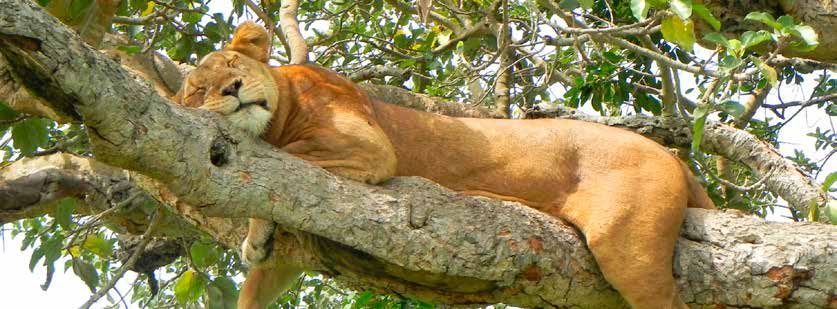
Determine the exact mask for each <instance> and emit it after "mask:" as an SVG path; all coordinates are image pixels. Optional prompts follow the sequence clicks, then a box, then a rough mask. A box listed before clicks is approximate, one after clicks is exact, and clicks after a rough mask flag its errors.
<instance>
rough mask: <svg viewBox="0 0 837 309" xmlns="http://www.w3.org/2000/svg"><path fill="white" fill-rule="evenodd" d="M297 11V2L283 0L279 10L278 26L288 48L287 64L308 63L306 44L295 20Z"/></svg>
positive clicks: (295, 0)
mask: <svg viewBox="0 0 837 309" xmlns="http://www.w3.org/2000/svg"><path fill="white" fill-rule="evenodd" d="M298 9H299V1H297V0H283V1H282V6H281V7H280V8H279V24H280V26H281V27H282V33H283V34H285V39H286V40H287V41H288V46H289V47H290V54H288V59H289V64H302V63H306V62H308V44H306V43H305V38H303V37H302V33H301V32H300V31H299V22H297V20H296V15H297V11H298Z"/></svg>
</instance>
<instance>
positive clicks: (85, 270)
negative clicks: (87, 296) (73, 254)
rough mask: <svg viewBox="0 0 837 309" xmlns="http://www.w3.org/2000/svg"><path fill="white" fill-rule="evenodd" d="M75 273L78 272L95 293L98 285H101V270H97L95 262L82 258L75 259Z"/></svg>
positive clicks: (77, 274)
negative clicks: (94, 265)
mask: <svg viewBox="0 0 837 309" xmlns="http://www.w3.org/2000/svg"><path fill="white" fill-rule="evenodd" d="M72 261H73V273H75V274H76V276H78V277H79V278H81V281H84V284H86V285H87V287H88V288H90V292H93V293H95V292H96V287H98V286H99V272H97V271H96V268H95V267H93V264H90V263H89V262H87V261H85V260H82V259H73V260H72Z"/></svg>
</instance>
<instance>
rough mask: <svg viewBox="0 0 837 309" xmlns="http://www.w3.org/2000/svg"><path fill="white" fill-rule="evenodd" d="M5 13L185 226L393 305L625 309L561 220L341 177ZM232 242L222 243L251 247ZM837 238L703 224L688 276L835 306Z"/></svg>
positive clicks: (740, 294) (685, 234)
mask: <svg viewBox="0 0 837 309" xmlns="http://www.w3.org/2000/svg"><path fill="white" fill-rule="evenodd" d="M0 6H2V7H4V8H10V9H9V10H8V12H12V13H8V14H7V15H5V16H4V17H3V18H2V19H0V52H2V53H3V54H4V56H5V57H6V58H7V60H8V61H9V64H10V66H11V68H12V70H11V71H12V72H13V73H15V74H16V75H17V76H26V77H27V78H26V79H23V80H21V81H22V82H24V83H25V85H26V86H27V87H29V88H31V89H33V90H35V92H36V93H40V94H49V95H50V97H49V101H48V103H49V104H50V105H51V107H53V109H55V110H61V111H64V112H65V113H66V114H67V115H78V116H77V117H79V118H78V119H83V121H84V123H85V125H86V126H87V128H88V134H89V136H90V139H91V144H92V149H93V152H94V153H95V155H96V158H97V160H100V161H102V162H105V163H108V164H111V165H113V166H118V167H120V168H125V169H128V170H132V171H136V172H139V173H141V174H143V175H145V176H147V177H149V178H151V179H153V180H154V181H144V182H143V187H144V188H147V189H148V190H149V191H150V193H152V194H153V195H157V196H158V198H159V199H160V200H162V201H163V202H164V203H166V204H168V205H172V206H173V210H175V211H177V212H179V213H181V214H183V215H184V216H185V217H188V218H205V220H206V222H210V221H211V220H214V219H211V218H206V217H205V216H217V217H227V218H234V217H256V218H263V219H270V220H274V221H276V222H278V223H279V224H280V225H281V226H283V227H284V228H285V229H287V230H289V231H291V233H289V234H286V235H287V236H292V235H296V236H297V237H279V241H280V242H282V243H280V247H282V248H283V249H285V250H292V252H289V254H288V256H289V259H290V263H295V264H297V265H300V266H302V267H304V268H308V269H317V270H322V271H324V272H326V273H327V274H331V275H334V276H336V277H337V278H338V279H342V280H343V281H345V282H349V283H350V284H355V285H361V286H365V287H372V288H375V289H377V290H379V291H386V292H396V293H399V294H401V295H407V296H414V297H418V298H422V299H427V300H431V301H437V302H445V303H453V304H474V303H494V302H504V303H508V304H513V305H519V306H532V307H535V306H556V307H569V306H579V307H589V308H601V307H615V306H624V303H623V301H622V300H621V298H620V297H619V296H618V294H617V293H616V292H615V291H613V290H612V289H611V288H610V287H609V285H608V284H607V283H606V282H605V281H604V279H603V278H602V277H601V274H600V273H599V271H598V269H597V268H596V266H595V262H594V261H593V259H592V256H591V255H590V253H589V251H587V249H586V248H585V246H584V242H583V239H582V238H580V237H579V236H578V234H576V232H575V230H574V229H573V228H571V227H569V226H567V225H565V224H563V223H562V222H560V221H558V220H556V219H554V218H551V217H548V216H546V215H543V214H541V213H539V212H536V211H534V210H532V209H530V208H527V207H522V206H521V205H519V204H515V203H509V202H500V201H496V200H490V199H485V198H474V197H466V196H462V195H459V194H456V193H453V192H450V191H448V190H446V189H444V188H441V187H439V186H438V185H435V184H433V183H430V182H429V181H427V180H423V179H419V178H411V177H407V178H397V179H394V180H391V181H389V182H387V183H385V184H384V185H382V186H368V185H363V184H359V183H355V182H352V181H347V180H345V179H340V178H337V177H335V176H333V175H330V174H328V173H326V172H325V171H323V170H322V169H318V168H315V167H313V166H311V165H310V164H308V163H306V162H304V161H300V160H298V159H296V158H294V157H292V156H290V155H288V154H285V153H282V152H280V151H278V150H276V149H275V148H274V147H271V146H270V145H267V144H265V143H264V142H262V141H259V140H253V139H252V138H249V137H247V136H245V134H242V133H241V132H238V131H237V130H233V129H232V128H230V127H229V125H228V124H227V122H226V121H223V120H221V119H220V117H219V116H217V115H215V114H212V113H210V112H204V111H196V110H191V109H185V108H182V107H179V106H173V105H170V104H168V103H167V101H166V100H164V99H162V98H160V97H159V96H158V95H157V94H156V93H155V92H154V91H153V90H152V89H150V88H149V87H147V86H146V85H144V84H140V83H137V82H136V80H135V79H134V78H133V77H132V76H130V75H129V74H127V73H126V72H125V71H124V70H122V69H121V67H120V66H119V65H118V64H116V63H114V62H112V61H110V60H109V59H107V58H105V57H104V56H103V55H101V54H99V53H98V52H96V51H93V50H91V49H89V48H88V47H87V46H85V45H83V44H81V43H80V42H79V41H78V40H77V38H76V36H75V35H73V34H72V33H70V32H69V31H67V30H66V28H64V27H63V26H62V25H60V24H59V23H58V22H57V21H56V20H55V19H54V18H52V17H50V16H48V15H46V14H45V13H44V12H43V11H42V10H41V9H40V8H39V7H37V5H36V4H34V3H32V2H29V1H20V0H18V1H12V0H0ZM209 158H223V159H224V160H210V159H209ZM213 162H215V163H214V164H213ZM188 205H194V206H195V207H189V206H188ZM192 220H195V221H197V220H196V219H192ZM220 220H223V221H225V222H229V221H227V219H220ZM198 225H199V226H201V227H202V228H203V227H204V225H203V224H201V223H200V222H198ZM220 226H221V225H217V226H216V227H220ZM232 229H233V228H232V227H229V228H227V229H225V230H224V229H221V230H209V232H210V233H213V234H215V235H216V236H223V235H219V234H221V233H226V234H228V235H227V236H224V237H225V239H226V240H223V242H225V243H228V242H229V243H237V241H236V240H233V238H235V237H233V236H229V234H232V233H230V231H231V230H232ZM775 231H791V232H787V233H775ZM236 235H240V234H236ZM314 235H318V236H314ZM834 239H837V228H835V227H834V226H830V225H823V224H817V223H806V224H782V223H766V222H763V221H762V220H760V219H757V218H754V217H749V216H742V215H739V214H737V213H725V212H708V211H701V210H690V211H689V212H688V215H687V220H686V223H685V225H684V228H683V231H682V237H681V239H680V241H679V243H678V250H677V253H676V254H677V256H676V259H675V265H674V269H675V274H676V275H678V283H679V285H680V289H681V294H682V295H683V297H684V300H685V301H687V302H688V303H690V304H694V305H726V306H737V307H744V306H750V307H753V306H755V307H763V306H779V305H783V304H786V305H788V306H790V307H828V306H832V305H834V303H833V302H834V298H835V296H834V295H835V290H834V289H835V286H837V282H835V281H837V259H835V258H834V256H835V254H837V248H835V246H834V244H833V240H834ZM287 248H290V249H287Z"/></svg>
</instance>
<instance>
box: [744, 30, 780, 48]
mask: <svg viewBox="0 0 837 309" xmlns="http://www.w3.org/2000/svg"><path fill="white" fill-rule="evenodd" d="M772 39H773V36H772V35H770V33H768V32H767V31H764V30H759V31H758V32H755V31H746V32H744V33H743V34H741V44H742V45H744V49H747V48H750V47H753V46H756V45H759V44H761V43H764V42H767V41H770V40H772Z"/></svg>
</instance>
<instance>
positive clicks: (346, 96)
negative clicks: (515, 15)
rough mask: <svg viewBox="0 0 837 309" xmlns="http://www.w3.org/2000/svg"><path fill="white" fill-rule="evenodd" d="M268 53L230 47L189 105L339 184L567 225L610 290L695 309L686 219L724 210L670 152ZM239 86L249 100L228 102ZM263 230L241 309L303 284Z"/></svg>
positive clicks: (201, 79)
mask: <svg viewBox="0 0 837 309" xmlns="http://www.w3.org/2000/svg"><path fill="white" fill-rule="evenodd" d="M267 41H268V40H267V33H266V32H265V31H264V29H263V28H261V27H259V26H256V25H254V24H252V23H245V24H244V25H242V26H241V27H239V29H238V30H237V31H236V34H235V37H234V38H233V41H232V43H231V45H230V46H227V47H226V48H225V49H224V50H223V51H220V52H215V53H213V54H210V55H209V56H207V57H206V58H205V59H204V60H202V61H201V65H200V66H199V67H198V68H197V69H195V71H194V72H193V73H192V74H191V75H190V76H189V77H188V78H187V80H186V82H185V83H184V89H183V90H182V94H181V95H180V96H179V97H178V101H179V103H180V104H184V105H187V106H193V107H200V108H205V109H209V110H214V111H217V112H219V113H221V114H224V115H226V116H227V117H230V119H231V120H233V123H235V124H236V125H237V126H240V127H242V129H245V130H248V131H251V132H252V133H254V134H258V133H261V136H262V137H263V138H264V139H265V140H267V141H268V142H270V143H271V144H273V145H276V146H277V147H281V148H282V149H284V150H285V151H287V152H288V153H291V154H293V155H295V156H297V157H300V158H302V159H305V160H308V161H310V162H312V163H314V164H317V165H319V166H321V167H323V168H325V169H326V170H328V171H330V172H332V173H335V174H337V175H341V176H344V177H348V178H351V179H354V180H357V181H363V182H367V183H372V184H374V183H378V182H380V181H383V180H385V179H387V178H389V177H392V176H399V175H404V176H422V177H426V178H429V179H431V180H433V181H435V182H437V183H439V184H441V185H443V186H445V187H448V188H450V189H452V190H456V191H459V192H463V193H465V194H470V195H480V196H488V197H493V198H498V199H503V200H510V201H517V202H520V203H523V204H526V205H528V206H530V207H533V208H535V209H538V210H540V211H543V212H545V213H548V214H550V215H553V216H556V217H558V218H561V219H564V220H567V221H569V222H571V223H572V224H574V225H575V226H576V227H578V228H579V229H580V230H581V231H582V232H583V233H584V235H585V237H586V239H587V244H588V246H589V248H590V250H591V251H592V252H593V255H594V256H595V258H596V261H597V262H598V263H599V265H600V267H601V269H602V272H603V273H604V275H605V278H606V279H607V280H608V281H609V282H610V283H611V284H612V285H613V286H614V287H615V288H616V289H617V290H618V291H619V292H620V293H621V294H622V295H623V296H624V297H625V298H626V299H627V301H628V302H629V303H630V304H631V305H632V306H633V307H634V308H648V309H652V308H653V309H656V308H685V305H684V304H683V302H682V301H681V300H680V299H679V296H678V295H677V291H676V289H675V285H674V280H673V277H672V274H671V267H672V266H671V263H672V255H673V249H674V243H675V241H676V240H677V235H678V231H679V229H680V224H681V222H682V221H683V216H684V213H685V209H686V207H687V206H690V207H702V208H713V207H714V206H713V205H712V202H711V200H709V198H708V197H707V196H706V193H705V192H703V190H702V188H701V187H700V185H699V184H697V182H696V181H695V180H694V179H693V176H691V175H690V174H689V172H688V171H687V170H686V169H685V168H684V166H683V164H682V163H680V162H679V160H677V159H676V158H675V157H674V156H672V155H671V154H669V153H668V152H667V151H666V150H665V149H664V148H662V147H661V146H659V145H657V144H656V143H654V142H653V141H650V140H648V139H646V138H644V137H642V136H639V135H636V134H634V133H631V132H628V131H625V130H621V129H616V128H611V127H607V126H603V125H599V124H593V123H586V122H581V121H573V120H551V119H549V120H547V119H544V120H494V119H468V118H451V117H446V116H441V115H436V114H429V113H423V112H418V111H415V110H411V109H406V108H402V107H398V106H394V105H389V104H384V103H380V102H375V101H372V100H370V99H369V97H368V96H367V95H366V94H365V93H363V92H362V91H361V90H360V89H359V88H358V87H357V86H355V85H354V84H353V83H352V82H350V81H348V80H347V79H345V78H343V77H341V76H339V75H337V74H336V73H334V72H332V71H329V70H326V69H323V68H320V67H316V66H313V65H294V66H284V67H279V68H269V67H268V66H267V64H266V59H267V48H266V46H267V45H266V44H267V43H266V42H267ZM236 57H238V58H240V59H238V60H236V61H237V63H235V64H234V65H230V61H231V59H233V58H236ZM235 80H239V81H242V83H243V85H241V89H242V90H243V89H250V91H249V94H247V95H241V94H240V95H238V96H237V97H233V96H230V95H222V92H223V91H222V90H223V89H230V88H229V85H230V84H231V81H235ZM233 84H234V83H233ZM225 87H226V88H225ZM190 89H191V90H190ZM194 89H203V90H202V91H203V92H202V93H195V90H194ZM228 93H229V92H228ZM254 100H268V102H267V103H268V104H267V106H266V107H267V109H265V108H262V107H259V106H250V107H247V108H246V109H242V110H239V111H235V110H236V108H237V107H238V106H239V105H240V104H242V103H247V102H250V101H254ZM251 109H252V110H251ZM263 112H269V113H270V115H272V118H271V119H270V125H269V128H268V129H267V130H266V131H264V132H261V131H259V130H258V128H261V127H264V126H266V125H267V124H266V123H265V124H257V123H253V122H255V121H257V119H256V118H253V117H252V115H261V114H262V113H263ZM242 113H247V115H248V116H249V118H242V117H241V116H240V114H242ZM242 119H245V120H250V121H249V122H248V121H245V120H242ZM250 224H251V226H250V231H249V233H248V238H247V240H246V241H245V244H244V247H243V252H244V259H245V260H246V261H248V262H249V263H252V265H255V266H254V268H253V269H252V270H251V273H250V275H249V276H248V278H247V280H246V281H245V285H244V288H243V290H242V292H241V296H240V299H239V308H264V307H265V306H267V305H268V304H270V303H271V302H273V301H274V299H275V297H276V296H277V295H278V293H279V292H280V291H281V290H282V289H283V287H284V286H285V285H287V282H288V281H289V280H292V279H293V278H294V276H295V274H296V273H297V272H296V271H295V270H290V269H280V268H279V267H277V266H276V265H272V264H271V262H270V261H271V260H267V261H268V262H267V263H262V262H263V261H264V260H265V259H266V258H267V257H268V255H269V253H270V251H269V248H270V244H271V242H272V241H273V239H272V236H273V229H274V225H273V223H272V222H268V221H263V220H251V223H250Z"/></svg>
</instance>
